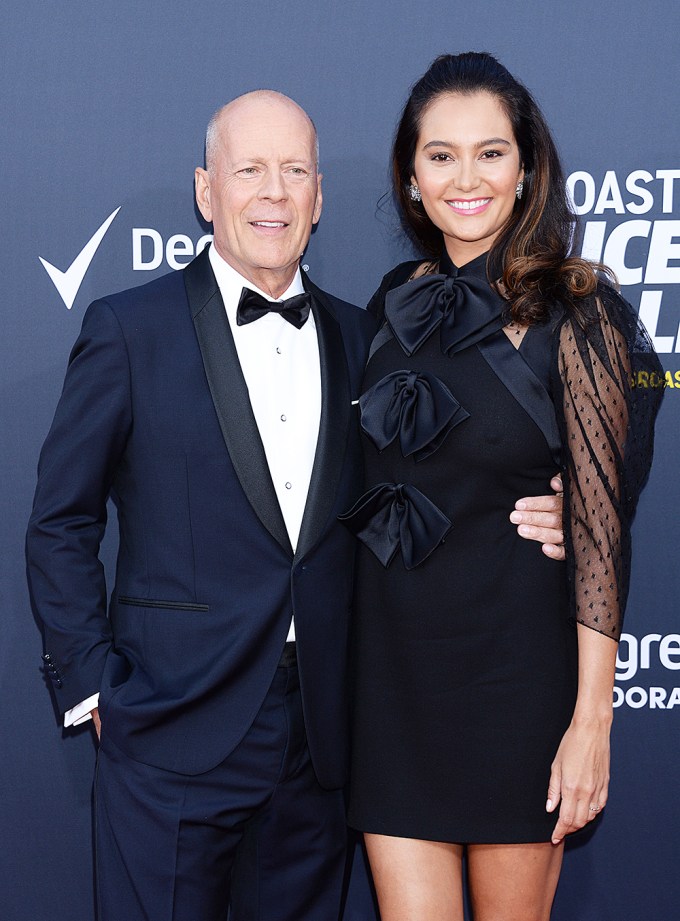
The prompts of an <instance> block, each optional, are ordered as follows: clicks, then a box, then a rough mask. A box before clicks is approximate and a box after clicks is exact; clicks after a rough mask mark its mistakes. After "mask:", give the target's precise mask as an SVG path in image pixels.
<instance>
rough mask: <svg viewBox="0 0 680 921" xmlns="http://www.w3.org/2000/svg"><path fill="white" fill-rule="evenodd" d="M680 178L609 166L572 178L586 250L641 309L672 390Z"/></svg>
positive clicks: (677, 338)
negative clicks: (598, 172) (651, 214)
mask: <svg viewBox="0 0 680 921" xmlns="http://www.w3.org/2000/svg"><path fill="white" fill-rule="evenodd" d="M678 180H680V169H657V170H654V171H650V170H645V169H636V170H633V171H632V172H630V173H628V174H627V175H624V174H622V173H620V172H617V171H616V170H607V171H606V172H605V173H604V175H603V176H602V175H593V174H591V173H588V172H586V171H585V170H578V171H576V172H574V173H572V174H571V175H570V176H569V178H568V179H567V190H568V192H569V195H570V197H571V200H572V204H573V207H574V210H575V212H576V214H578V215H579V216H580V218H581V221H582V223H583V229H584V234H583V245H582V250H581V252H582V255H583V256H584V257H585V258H587V259H593V260H595V261H596V262H604V263H605V264H606V265H608V266H609V267H610V268H611V269H612V270H613V271H614V272H615V274H616V277H617V279H618V281H619V284H620V285H621V288H622V293H623V294H624V296H625V297H626V298H627V299H628V300H629V301H631V303H633V304H634V305H635V306H638V307H639V311H640V319H641V320H642V322H643V323H644V325H645V326H646V328H647V331H648V332H649V335H650V336H651V337H652V341H653V342H654V346H655V348H656V350H657V352H659V354H660V355H661V357H662V358H663V360H664V365H665V367H666V368H667V370H666V385H667V387H668V388H680V287H678V286H680V220H678V219H677V218H676V219H674V218H673V217H672V215H673V214H674V213H675V214H680V182H679V181H678ZM652 212H653V216H652V217H650V213H652ZM631 289H636V290H635V291H631ZM638 291H639V294H638V293H637V292H638ZM668 355H673V356H674V357H673V358H671V359H668V358H666V357H665V356H668ZM669 365H670V367H669ZM636 384H637V385H638V386H655V384H656V385H658V382H650V381H647V380H640V381H636Z"/></svg>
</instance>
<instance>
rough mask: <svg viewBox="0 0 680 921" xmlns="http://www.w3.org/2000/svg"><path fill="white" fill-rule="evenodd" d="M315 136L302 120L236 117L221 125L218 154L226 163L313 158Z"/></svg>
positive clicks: (311, 159)
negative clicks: (247, 160)
mask: <svg viewBox="0 0 680 921" xmlns="http://www.w3.org/2000/svg"><path fill="white" fill-rule="evenodd" d="M314 148H315V142H314V134H313V132H312V130H311V128H310V126H309V125H308V124H306V123H305V122H304V121H302V120H297V121H295V120H291V119H287V118H281V117H277V116H276V115H274V116H273V117H272V118H265V119H262V118H258V117H254V118H239V119H233V120H232V119H230V120H226V121H225V122H223V123H222V124H221V125H220V132H219V151H220V153H221V154H222V155H223V156H225V157H226V158H227V159H229V160H233V159H246V158H247V159H268V160H270V159H274V160H277V161H280V162H289V161H291V160H299V161H310V162H312V161H313V160H314V159H315V149H314Z"/></svg>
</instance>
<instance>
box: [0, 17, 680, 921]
mask: <svg viewBox="0 0 680 921" xmlns="http://www.w3.org/2000/svg"><path fill="white" fill-rule="evenodd" d="M679 30H680V8H679V7H678V6H677V5H676V4H674V3H672V2H670V0H649V2H648V3H647V4H645V6H644V7H640V5H639V4H634V3H632V2H631V0H623V2H621V0H618V2H614V0H596V2H593V0H565V2H563V3H560V4H554V5H550V4H546V3H544V2H542V0H524V2H522V3H516V2H513V0H510V2H508V0H478V2H477V3H474V4H465V3H455V4H454V3H441V2H435V0H420V2H419V3H418V4H413V3H407V2H406V0H375V2H359V0H344V2H342V3H330V2H311V0H306V2H305V0H288V2H286V3H273V2H271V0H270V2H262V0H251V2H249V3H248V4H237V3H232V2H225V0H198V2H195V3H178V2H160V0H146V2H144V3H135V2H132V0H119V2H117V3H104V2H101V0H90V2H85V0H68V2H66V0H62V2H57V0H41V2H39V3H38V2H36V0H25V2H24V3H22V4H16V5H10V6H9V7H7V8H6V9H5V10H4V12H3V28H2V30H1V31H0V68H2V81H1V82H0V97H1V99H2V109H1V113H2V125H3V130H2V132H1V133H0V145H1V148H0V149H1V150H2V158H1V162H2V168H1V169H0V183H1V184H2V211H1V215H0V221H1V222H2V234H1V236H0V240H1V243H0V246H1V248H2V257H3V258H2V263H3V272H2V274H3V286H4V290H5V295H4V298H3V307H2V313H3V324H2V326H3V331H2V335H1V336H0V348H1V349H2V360H1V361H0V380H1V386H2V402H1V407H0V412H1V422H0V451H1V452H2V461H1V470H2V477H1V479H0V492H1V502H2V512H1V514H0V542H1V548H2V552H1V553H0V567H1V572H2V575H1V580H0V592H1V593H2V607H1V611H2V630H1V633H0V688H1V689H2V706H1V707H0V721H1V722H2V731H1V736H0V737H1V739H2V750H1V752H0V786H1V789H0V829H1V830H2V831H1V834H2V846H1V847H0V917H1V918H2V919H3V921H48V919H50V918H53V917H55V916H59V917H60V918H64V919H68V921H92V919H93V918H94V909H93V879H92V856H91V842H92V820H91V788H92V776H93V769H94V762H95V754H96V752H95V744H94V739H93V735H92V732H91V730H90V728H89V727H87V726H86V727H81V728H76V729H72V730H63V729H62V728H61V726H60V724H59V720H58V718H57V715H56V713H55V711H54V709H53V707H52V705H51V701H50V696H49V692H48V690H47V687H46V683H45V680H44V678H43V675H42V671H41V661H40V654H41V651H42V647H41V640H40V635H39V631H38V628H37V626H36V624H35V622H34V620H33V617H32V615H31V611H30V606H29V602H28V596H27V591H26V587H25V576H24V560H23V535H24V531H25V526H26V521H27V517H28V514H29V509H30V504H31V499H32V493H33V489H34V482H35V467H36V462H37V456H38V452H39V449H40V445H41V443H42V440H43V438H44V437H45V434H46V432H47V429H48V426H49V423H50V421H51V417H52V414H53V411H54V407H55V404H56V401H57V398H58V395H59V391H60V387H61V382H62V378H63V373H64V370H65V365H66V359H67V356H68V352H69V349H70V347H71V345H72V343H73V341H74V339H75V337H76V335H77V333H78V330H79V327H80V324H81V321H82V317H83V313H84V311H85V309H86V307H87V305H88V303H89V302H90V301H91V300H92V299H94V298H95V297H97V296H100V295H105V294H107V293H111V292H113V291H116V290H119V289H122V288H125V287H129V286H131V285H136V284H141V283H143V282H146V281H148V280H150V279H151V278H153V277H155V276H156V275H158V274H161V273H164V272H169V271H172V270H177V269H180V268H181V267H182V266H184V265H186V264H187V262H189V261H190V259H191V258H192V256H193V255H194V254H195V253H197V252H198V251H200V249H201V248H202V247H203V246H205V244H206V242H207V241H208V240H209V239H210V227H209V226H206V225H204V224H203V223H202V222H201V220H200V218H199V216H198V213H197V211H196V209H195V207H194V204H193V185H192V182H193V170H194V167H195V166H197V165H201V164H202V157H203V136H204V131H205V126H206V123H207V121H208V119H209V118H210V115H211V114H212V113H213V111H214V110H215V109H216V108H218V107H219V106H220V105H221V104H222V103H224V102H226V101H228V100H229V99H230V98H232V97H234V96H236V95H238V94H240V93H242V92H245V91H247V90H250V89H254V88H258V87H270V88H274V89H278V90H281V91H282V92H284V93H287V94H289V95H291V96H292V97H293V98H295V99H296V100H297V101H298V102H300V104H301V105H302V106H303V107H304V108H305V109H306V110H307V111H308V112H309V113H310V114H311V116H312V117H313V118H314V120H315V122H316V125H317V127H318V130H319V136H320V143H321V166H322V172H323V174H324V180H323V181H324V192H325V197H324V212H323V216H322V218H321V222H320V224H319V226H318V228H317V230H316V232H315V233H314V235H313V237H312V240H311V243H310V246H309V248H308V250H307V252H306V254H305V257H304V260H303V262H304V264H305V266H306V267H308V270H309V272H310V276H311V277H313V278H314V280H315V281H316V282H317V283H318V284H320V285H321V286H322V287H324V288H326V289H328V290H330V291H333V292H334V293H336V294H338V295H339V296H341V297H343V298H345V299H347V300H350V301H353V302H355V303H358V304H364V303H365V302H366V301H367V300H368V298H369V296H370V294H371V293H372V291H373V289H374V288H375V286H376V285H377V283H378V281H379V280H380V278H381V277H382V275H383V273H384V272H385V271H386V270H387V269H388V268H390V267H391V266H392V265H393V264H394V263H395V262H397V261H399V260H400V259H403V258H407V257H410V256H411V250H410V249H409V247H408V245H407V244H406V242H405V241H404V239H403V237H402V236H401V234H400V231H399V226H398V221H397V219H396V216H395V213H394V210H393V207H392V203H391V199H390V196H389V194H387V195H386V194H385V193H387V192H388V187H389V185H388V150H389V145H390V140H391V136H392V132H393V129H394V125H395V121H396V118H397V115H398V113H399V111H400V107H401V105H402V104H403V101H404V99H405V96H406V93H407V90H408V88H409V86H410V85H411V83H413V81H414V80H415V79H417V77H418V76H419V75H420V74H421V73H422V72H423V71H424V70H425V69H426V67H427V65H428V64H429V62H430V61H431V60H432V59H433V58H434V57H435V56H436V55H437V54H439V53H441V52H459V51H466V50H486V51H491V52H493V53H494V54H496V55H497V56H498V57H499V58H500V59H501V60H502V61H503V63H505V64H506V65H507V66H508V67H509V68H510V70H511V71H513V72H514V73H516V74H517V75H518V76H519V77H520V78H521V79H523V80H524V82H525V83H527V85H528V86H529V87H530V89H531V90H532V91H533V92H534V94H535V95H536V97H537V98H538V100H539V102H540V103H541V105H542V107H543V109H544V111H545V113H546V115H547V117H548V120H549V122H550V124H551V125H552V127H553V128H554V132H555V135H556V138H557V140H558V143H559V146H560V149H561V153H562V156H563V160H564V165H565V173H566V175H567V176H568V187H569V190H570V192H571V194H572V197H573V201H574V206H575V209H576V212H577V213H578V214H579V215H580V219H581V221H582V222H583V243H582V248H583V252H584V253H585V254H586V255H588V256H590V257H592V258H595V259H602V260H603V261H605V262H606V263H608V264H609V265H610V266H611V267H612V268H613V269H614V271H615V272H616V274H617V276H618V278H619V280H620V282H621V285H622V290H623V293H624V295H625V296H626V297H627V298H628V299H629V300H630V301H631V302H632V303H633V304H634V305H635V307H636V308H639V311H640V315H641V317H642V319H643V320H644V322H645V324H646V326H647V329H648V330H649V333H650V335H651V336H652V337H653V339H654V342H655V344H656V348H657V349H658V351H659V353H660V355H661V358H662V361H663V364H664V369H665V374H666V380H667V390H666V397H665V402H664V406H663V408H662V411H661V416H660V420H659V425H658V434H657V448H656V460H655V465H654V469H653V471H652V475H651V479H650V482H649V484H648V487H647V489H646V491H645V493H644V495H643V499H642V502H641V506H640V509H639V513H638V516H637V519H636V523H635V534H634V537H635V541H634V553H635V557H634V569H633V583H632V589H631V595H630V602H629V607H628V615H627V620H626V624H625V628H624V629H625V633H624V636H623V638H622V641H621V645H620V651H619V660H618V669H617V683H616V690H615V696H614V707H615V727H614V734H613V777H612V787H611V799H610V804H609V806H608V807H607V810H606V813H605V815H604V816H603V818H602V820H601V822H600V823H599V825H598V827H597V828H594V829H590V830H589V831H588V832H586V833H584V834H583V835H581V836H579V837H578V838H577V839H574V840H573V841H572V842H571V843H570V845H569V847H568V852H567V855H566V859H565V867H564V872H563V876H562V880H561V882H560V886H559V890H558V895H557V900H556V905H555V910H554V918H555V919H556V921H673V919H675V918H677V917H679V916H680V914H679V913H680V883H679V882H678V879H679V877H678V872H677V852H678V842H679V838H680V835H679V832H678V829H679V826H680V805H679V794H678V781H677V777H678V770H679V766H680V763H679V756H680V737H679V727H680V618H679V616H678V614H679V605H678V595H679V588H680V565H678V552H677V545H676V543H675V538H674V536H673V535H674V533H675V530H676V529H677V521H678V508H679V507H680V506H679V499H680V486H679V482H680V480H679V478H678V474H677V466H676V462H677V458H678V455H679V454H680V428H679V426H678V422H679V421H680V155H679V153H678V151H680V122H679V120H678V118H677V108H678V86H680V56H679V55H678V53H677V36H678V34H679ZM651 383H652V382H649V381H643V380H641V381H639V382H638V384H639V386H647V385H650V384H651ZM110 532H111V533H109V534H108V535H107V538H106V541H105V546H104V547H103V551H102V552H103V556H104V558H105V560H106V561H107V565H108V566H110V563H111V560H112V559H113V556H114V554H115V546H116V535H115V527H113V528H110ZM370 905H371V903H370V898H369V892H368V884H367V881H366V877H365V872H364V867H363V864H362V860H361V855H360V853H358V855H357V859H356V861H355V868H354V873H353V878H352V884H351V891H350V896H349V901H348V906H347V911H346V919H348V921H364V919H366V921H372V919H373V918H374V915H373V912H372V908H371V907H370Z"/></svg>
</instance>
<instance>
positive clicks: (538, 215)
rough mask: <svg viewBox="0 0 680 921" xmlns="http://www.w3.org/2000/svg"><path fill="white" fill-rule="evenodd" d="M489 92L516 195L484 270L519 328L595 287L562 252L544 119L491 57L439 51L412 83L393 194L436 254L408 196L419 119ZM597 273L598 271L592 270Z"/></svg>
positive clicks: (558, 176) (587, 269)
mask: <svg viewBox="0 0 680 921" xmlns="http://www.w3.org/2000/svg"><path fill="white" fill-rule="evenodd" d="M480 92H484V93H490V94H491V95H493V96H495V97H496V98H497V99H498V101H499V103H500V105H501V106H502V108H503V111H504V112H505V114H506V115H507V117H508V119H509V120H510V123H511V125H512V130H513V133H514V136H515V141H516V142H517V146H518V147H519V153H520V160H521V164H522V166H523V168H524V190H523V194H522V198H521V199H520V200H516V201H515V205H514V208H513V212H512V214H511V216H510V218H509V220H508V222H507V224H506V225H505V227H504V228H503V229H502V230H501V232H500V234H499V235H498V237H497V238H496V241H495V243H494V245H493V247H492V249H491V253H490V259H489V266H490V267H492V268H490V271H491V272H492V273H493V275H494V276H495V277H494V279H492V280H494V281H495V280H496V279H498V278H499V277H500V279H501V281H502V285H503V290H502V293H503V295H504V296H505V297H506V298H507V300H508V301H509V303H510V313H511V316H512V319H513V320H515V321H516V322H519V323H522V324H529V323H535V322H538V321H540V320H541V319H543V318H544V317H545V316H546V314H547V311H548V309H549V305H550V303H551V302H553V301H556V300H557V301H559V302H561V303H562V304H564V305H565V306H569V305H570V306H571V307H572V309H574V310H575V311H576V313H577V315H580V314H581V311H580V309H579V303H578V302H579V300H581V299H582V298H583V297H585V296H587V295H589V294H592V293H593V292H594V291H595V288H596V286H597V276H596V274H595V272H594V266H593V265H592V264H591V263H590V262H587V261H586V260H585V259H580V258H579V257H576V256H571V255H570V248H571V241H572V237H573V233H574V228H575V222H576V218H575V216H574V214H573V212H572V210H571V207H570V205H569V202H568V199H567V194H566V188H565V183H564V174H563V172H562V166H561V164H560V159H559V156H558V153H557V149H556V147H555V142H554V141H553V139H552V135H551V134H550V130H549V128H548V126H547V124H546V121H545V119H544V118H543V115H542V113H541V110H540V109H539V107H538V105H537V104H536V102H535V101H534V99H533V97H532V95H531V93H530V92H529V91H528V90H527V88H526V87H525V86H523V84H521V83H520V82H519V81H518V80H516V79H515V78H514V77H513V76H512V74H510V73H509V71H508V70H506V68H505V67H503V65H502V64H500V63H499V62H498V61H497V60H496V58H494V57H493V55H490V54H486V53H484V52H473V51H469V52H466V53H465V54H458V55H452V54H443V55H440V56H439V57H438V58H437V59H436V60H435V61H433V62H432V64H431V65H430V67H429V68H428V70H427V72H426V73H425V74H424V75H423V76H422V77H421V78H420V80H418V82H417V83H416V84H415V85H414V86H413V88H412V90H411V93H410V95H409V98H408V101H407V103H406V106H405V107H404V111H403V113H402V116H401V119H400V121H399V125H398V127H397V132H396V135H395V138H394V145H393V148H392V175H393V183H394V193H395V196H396V198H397V201H398V202H399V205H400V207H401V211H402V216H403V223H404V225H405V228H406V230H407V232H408V233H409V234H410V236H411V237H412V238H413V239H414V240H415V242H416V243H417V244H419V245H420V246H421V247H422V249H423V250H424V252H425V253H426V254H427V255H429V256H439V255H440V253H441V251H442V247H443V242H444V238H443V234H442V232H441V230H439V228H438V227H436V226H435V225H434V224H433V223H432V221H431V220H430V218H429V217H428V216H427V214H426V212H425V209H424V208H423V206H422V204H421V203H420V202H414V201H412V200H411V197H410V195H409V192H408V188H409V186H410V184H411V177H412V176H413V171H414V158H415V152H416V145H417V143H418V136H419V134H420V127H421V123H422V119H423V115H424V113H425V111H426V109H427V108H428V106H430V105H431V103H432V102H433V101H434V100H435V99H436V98H437V97H438V96H440V95H441V94H443V93H460V94H464V95H470V94H472V93H480ZM599 268H602V267H599Z"/></svg>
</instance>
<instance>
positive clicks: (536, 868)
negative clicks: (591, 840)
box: [467, 842, 564, 921]
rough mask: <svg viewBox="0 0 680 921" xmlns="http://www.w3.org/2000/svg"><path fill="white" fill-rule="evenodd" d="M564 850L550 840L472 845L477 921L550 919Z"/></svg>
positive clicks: (470, 862)
mask: <svg viewBox="0 0 680 921" xmlns="http://www.w3.org/2000/svg"><path fill="white" fill-rule="evenodd" d="M563 852H564V845H563V844H559V845H554V844H550V843H549V842H546V843H540V844H471V845H469V846H468V848H467V870H468V883H469V887H470V898H471V903H472V909H473V916H474V919H475V921H549V919H550V909H551V907H552V903H553V899H554V897H555V890H556V889H557V881H558V879H559V877H560V869H561V866H562V855H563Z"/></svg>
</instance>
